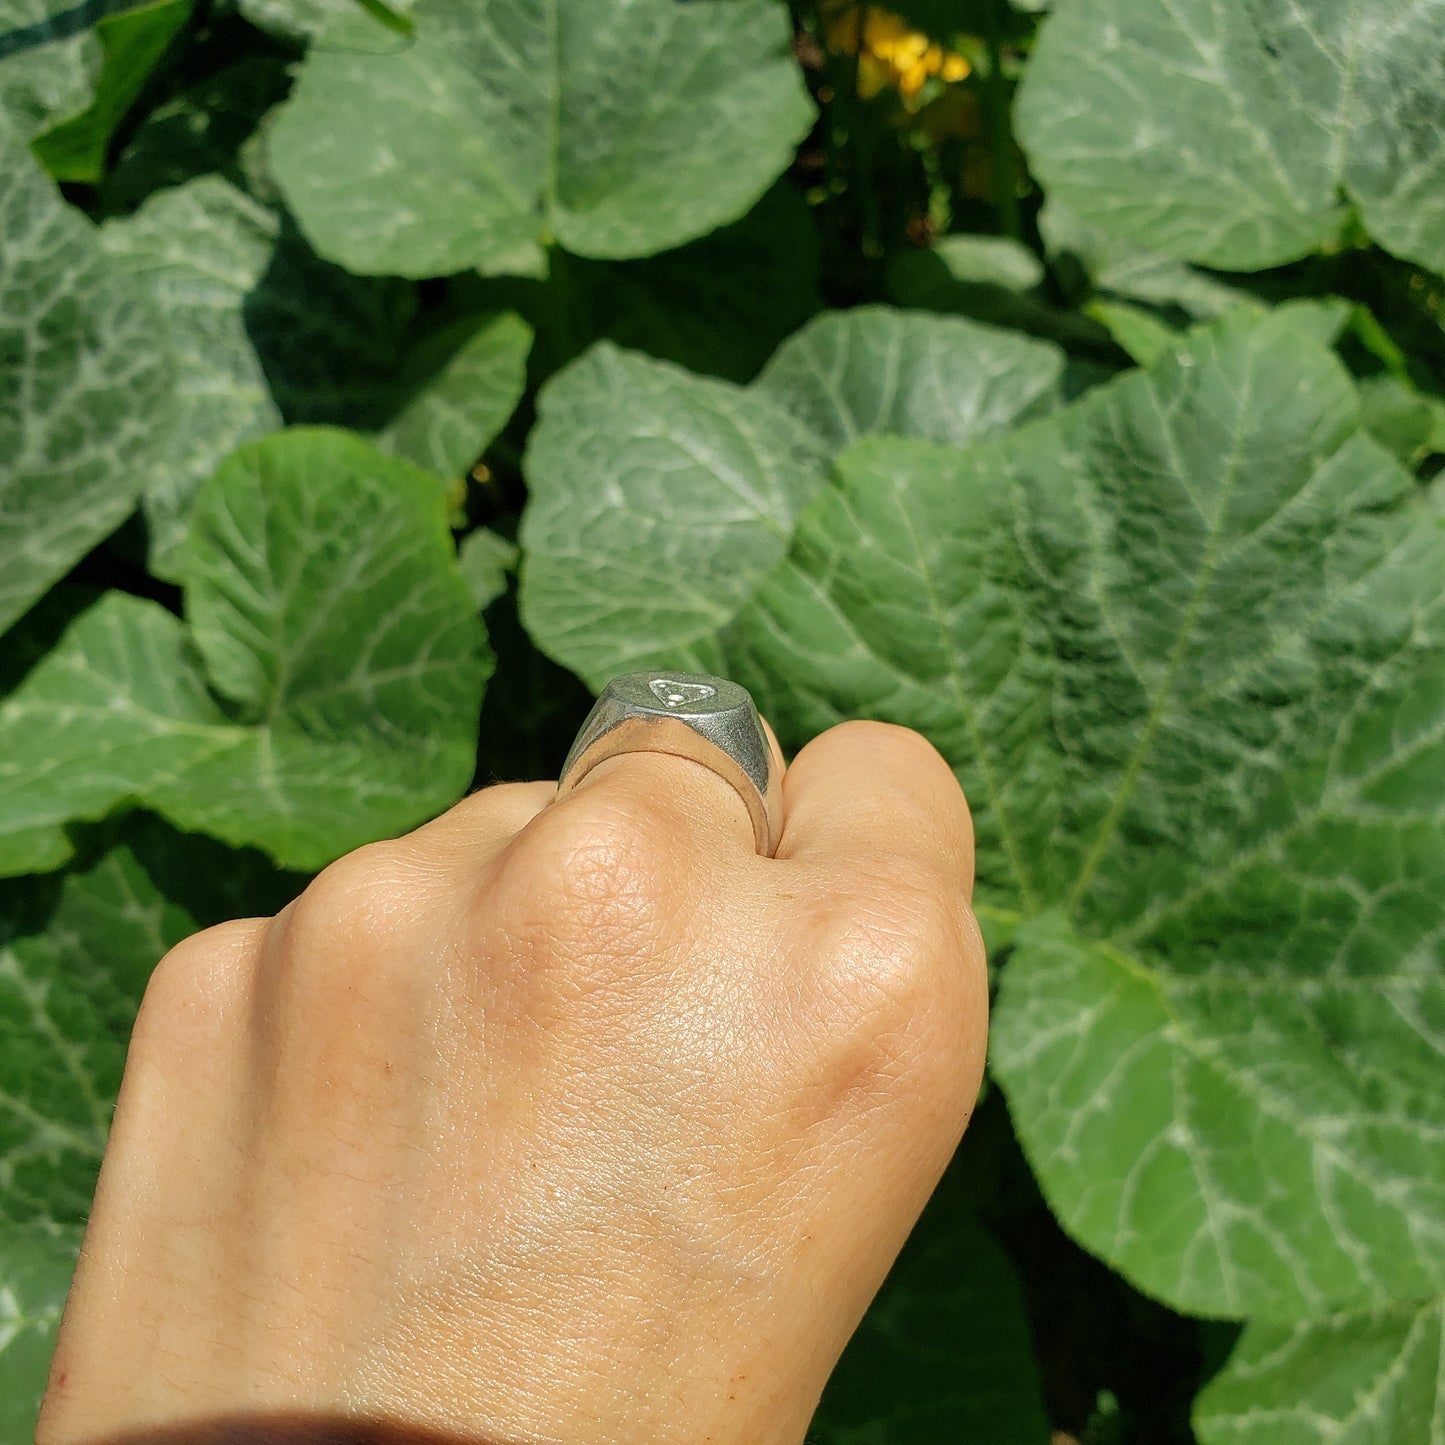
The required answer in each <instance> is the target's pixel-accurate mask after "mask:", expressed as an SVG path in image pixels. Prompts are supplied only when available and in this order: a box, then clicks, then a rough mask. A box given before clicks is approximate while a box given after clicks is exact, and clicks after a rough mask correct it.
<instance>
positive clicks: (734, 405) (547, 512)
mask: <svg viewBox="0 0 1445 1445" xmlns="http://www.w3.org/2000/svg"><path fill="white" fill-rule="evenodd" d="M1061 371H1062V356H1061V354H1060V353H1059V351H1058V350H1057V348H1055V347H1053V346H1050V345H1048V344H1046V343H1042V342H1037V341H1033V340H1030V339H1028V338H1026V337H1019V336H1014V335H1011V334H1009V333H1006V332H1001V331H995V330H993V329H992V328H989V327H984V326H978V325H975V324H973V323H971V322H967V321H963V320H958V319H953V318H944V317H936V316H927V315H923V314H921V313H910V312H899V311H891V310H888V309H886V308H883V307H865V308H860V309H859V310H856V311H851V312H847V313H834V314H831V315H825V316H822V317H819V318H818V319H817V320H816V321H814V322H812V323H810V324H809V325H808V326H806V327H804V328H803V329H802V330H801V331H800V332H798V333H797V334H796V335H795V336H794V337H792V338H791V339H790V340H789V341H788V342H786V343H785V344H784V345H783V346H782V347H781V348H780V349H779V350H778V352H777V354H776V355H775V356H774V358H773V360H772V361H771V362H770V363H769V364H768V366H767V367H766V368H765V369H764V371H763V372H762V374H761V375H760V376H759V377H758V379H757V380H756V381H755V382H754V383H753V384H752V385H751V386H749V387H746V388H743V387H737V386H733V385H731V384H729V383H727V382H722V381H713V380H710V379H704V378H701V377H697V376H692V375H690V374H688V373H686V372H683V371H679V370H678V369H677V368H675V367H672V366H669V365H666V364H665V363H662V362H657V361H652V360H649V359H647V358H645V357H640V356H632V355H628V354H626V353H623V352H619V351H617V350H615V349H614V348H612V347H610V346H605V345H604V346H598V347H596V348H594V349H593V350H592V351H591V352H589V353H588V354H587V355H586V356H584V357H582V358H580V359H579V360H578V361H577V362H576V363H574V364H573V365H572V366H571V367H569V368H567V369H566V370H565V371H564V372H562V373H561V374H559V375H558V376H557V377H556V378H554V380H553V381H551V382H550V383H549V384H548V386H547V387H546V388H544V390H543V393H542V398H541V406H540V419H539V422H538V425H537V428H536V430H535V431H534V433H533V435H532V438H531V441H530V443H529V446H528V451H527V479H528V484H529V488H530V501H529V504H528V508H527V512H526V514H525V516H524V517H523V522H522V533H521V541H522V546H523V550H524V552H525V555H526V562H525V566H524V570H523V587H522V599H521V605H522V615H523V618H524V621H525V622H526V625H527V629H528V631H529V632H530V633H531V634H532V636H533V638H534V639H535V640H536V641H537V642H538V643H539V645H540V646H541V647H542V648H543V649H544V650H545V651H547V652H548V653H549V654H550V655H551V656H553V657H555V658H556V659H557V660H558V661H560V662H563V663H565V664H566V665H567V666H568V667H571V668H573V669H574V670H575V671H576V672H577V673H578V674H579V675H580V676H582V677H583V678H584V679H586V680H587V681H588V682H589V683H590V684H591V685H592V686H593V687H594V689H600V688H601V687H602V685H603V684H604V683H605V682H606V681H607V679H608V678H609V677H611V676H612V675H613V674H614V673H616V672H619V671H622V670H624V669H625V668H627V667H633V666H642V665H644V664H646V663H653V664H657V663H660V662H661V661H662V660H663V659H665V658H666V659H669V660H671V661H673V662H675V663H678V664H683V663H686V662H688V661H689V660H696V659H697V657H698V656H699V654H697V653H695V652H694V651H691V650H690V649H695V648H697V647H699V646H706V645H707V644H708V641H709V639H710V638H711V637H712V636H713V635H714V634H715V633H716V632H717V631H718V629H719V628H721V627H723V626H724V625H726V623H727V622H728V621H729V620H730V619H731V618H732V617H733V616H734V615H735V614H736V613H737V611H738V609H739V607H740V606H741V605H742V604H743V603H744V602H745V601H746V600H747V598H748V597H749V596H751V594H752V593H753V591H754V590H755V589H756V588H757V586H758V584H759V583H760V582H761V580H762V578H763V576H764V575H765V574H766V573H767V571H768V570H769V569H770V568H771V567H772V566H773V565H774V563H776V562H777V561H778V560H779V559H780V558H781V557H782V556H783V554H784V552H786V550H787V547H788V543H789V541H790V539H791V537H792V532H793V526H794V522H795V520H796V518H797V515H798V513H799V511H800V510H801V508H802V507H803V505H804V504H805V503H806V502H807V501H808V500H809V499H810V498H811V497H812V495H813V494H814V493H815V492H816V491H817V489H818V488H819V487H820V486H821V485H822V483H823V479H824V475H825V468H826V465H827V461H828V459H829V458H830V457H832V456H833V455H834V454H835V453H836V452H838V451H839V450H840V449H841V448H842V447H844V446H845V445H846V444H847V443H848V442H850V441H852V440H854V439H855V438H857V437H859V436H863V435H865V434H868V433H871V432H895V433H900V434H911V435H921V436H927V437H932V438H934V439H936V440H939V441H953V442H959V441H964V440H967V439H968V438H970V437H975V436H981V435H984V434H986V433H988V432H989V431H992V430H997V429H998V428H1000V427H1002V426H1004V425H1006V424H1007V423H1009V422H1010V421H1013V420H1015V419H1016V418H1018V417H1020V416H1022V415H1027V414H1029V413H1031V412H1033V411H1036V410H1042V409H1044V408H1046V407H1047V406H1049V405H1051V404H1052V403H1053V402H1054V401H1055V400H1056V399H1057V385H1058V380H1059V376H1060V373H1061Z"/></svg>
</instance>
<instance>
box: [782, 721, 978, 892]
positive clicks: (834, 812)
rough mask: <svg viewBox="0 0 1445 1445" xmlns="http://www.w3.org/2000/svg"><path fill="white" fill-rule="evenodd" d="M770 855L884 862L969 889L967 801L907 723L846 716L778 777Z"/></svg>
mask: <svg viewBox="0 0 1445 1445" xmlns="http://www.w3.org/2000/svg"><path fill="white" fill-rule="evenodd" d="M777 856H778V857H779V858H784V859H786V858H796V859H800V860H803V859H817V860H819V861H823V862H828V863H837V864H842V865H844V866H848V865H853V864H856V865H857V866H858V867H859V868H860V870H861V871H864V872H866V873H870V874H876V873H877V872H878V870H879V862H880V860H887V862H888V864H889V866H890V867H891V866H896V867H898V868H902V869H913V870H915V871H922V872H925V873H928V874H937V875H939V876H942V877H944V878H946V879H948V880H950V881H952V880H958V879H961V880H962V881H963V884H964V886H965V887H966V888H967V889H968V891H969V893H970V895H971V893H972V889H973V824H972V820H971V819H970V817H969V812H968V803H967V802H966V801H965V799H964V796H963V790H962V789H961V788H960V787H959V785H958V781H957V779H956V778H955V777H954V776H953V772H952V770H951V769H950V768H949V766H948V764H947V763H946V762H945V761H944V760H943V758H942V756H941V755H940V754H939V752H938V750H937V749H936V748H935V747H934V746H933V744H932V743H930V742H929V741H928V740H927V739H926V738H924V737H923V736H922V735H921V734H919V733H916V732H914V731H913V730H912V729H911V728H904V727H897V726H895V725H894V724H892V723H880V722H861V721H859V722H846V723H840V724H839V725H838V726H837V727H833V728H829V729H828V731H827V732H825V733H821V734H820V735H819V736H818V737H816V738H814V739H813V741H812V742H810V743H809V744H808V745H807V746H806V747H805V748H803V750H802V751H801V752H800V753H799V754H798V755H797V757H795V758H794V759H793V761H792V764H791V765H790V766H789V768H788V771H787V774H786V776H785V777H784V779H783V837H782V842H781V843H780V845H779V847H778V855H777Z"/></svg>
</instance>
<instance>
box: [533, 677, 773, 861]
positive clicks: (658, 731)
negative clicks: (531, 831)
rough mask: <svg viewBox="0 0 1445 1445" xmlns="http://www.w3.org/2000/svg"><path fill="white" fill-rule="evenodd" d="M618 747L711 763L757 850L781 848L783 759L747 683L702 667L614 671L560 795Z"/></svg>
mask: <svg viewBox="0 0 1445 1445" xmlns="http://www.w3.org/2000/svg"><path fill="white" fill-rule="evenodd" d="M619 753H672V754H673V755H674V756H676V757H680V758H691V759H692V760H693V761H694V762H696V763H701V764H702V765H703V766H704V767H705V768H711V769H712V771H713V772H715V773H716V774H717V775H718V776H719V777H720V778H725V779H726V780H727V781H728V782H729V783H731V784H732V785H733V787H734V788H735V789H737V792H738V796H739V797H741V798H742V800H743V802H744V803H746V804H747V808H748V813H749V814H750V816H751V817H752V820H753V834H754V837H755V838H756V840H757V849H758V852H759V853H761V854H763V855H764V856H765V857H768V858H771V857H772V856H773V854H774V853H776V852H777V850H778V840H779V838H780V837H781V835H782V831H783V806H782V803H783V781H782V759H781V758H779V757H778V756H777V753H776V750H775V749H774V747H773V746H772V744H771V743H770V742H769V741H768V735H767V733H766V732H765V731H764V729H763V720H762V719H761V718H760V717H759V716H758V710H757V708H756V707H755V706H754V705H753V699H752V695H751V694H750V693H749V692H748V690H747V688H745V687H739V686H738V684H737V683H735V682H729V681H728V680H727V678H725V677H710V676H708V675H707V674H705V673H700V672H628V673H624V674H623V675H622V676H621V677H614V678H613V679H612V681H611V682H609V683H608V684H607V686H606V687H605V688H604V689H603V690H602V695H601V696H600V697H599V698H598V699H597V702H596V703H595V704H594V706H593V708H592V711H591V712H590V713H588V714H587V721H586V722H584V723H583V724H582V727H581V729H580V731H579V732H578V734H577V738H576V741H575V742H574V743H573V744H572V750H571V751H570V752H569V753H568V754H567V761H566V762H565V763H563V764H562V776H561V778H560V779H559V781H558V783H557V796H558V797H559V798H561V797H565V796H566V795H567V794H568V793H570V792H571V791H572V789H573V788H575V787H576V786H577V784H578V783H580V782H581V781H582V779H583V778H584V777H586V776H587V774H588V773H589V772H590V771H591V770H592V769H593V768H595V767H596V766H597V764H598V763H600V762H601V761H602V760H603V758H613V757H616V756H617V755H618V754H619Z"/></svg>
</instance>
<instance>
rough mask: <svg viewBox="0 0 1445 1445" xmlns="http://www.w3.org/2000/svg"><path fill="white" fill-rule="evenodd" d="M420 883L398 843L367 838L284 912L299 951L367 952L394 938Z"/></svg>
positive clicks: (288, 938)
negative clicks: (367, 840) (374, 840)
mask: <svg viewBox="0 0 1445 1445" xmlns="http://www.w3.org/2000/svg"><path fill="white" fill-rule="evenodd" d="M417 882H418V878H417V870H416V869H415V868H414V867H413V866H412V865H411V864H410V863H409V860H408V855H407V854H406V853H405V851H404V850H403V849H402V848H401V847H400V846H399V845H398V844H396V843H394V842H382V843H367V844H365V845H364V846H362V847H360V848H357V849H355V850H354V851H353V852H350V853H348V854H346V855H345V857H342V858H338V859H337V860H336V861H335V862H334V863H331V864H329V865H328V866H327V867H325V868H323V869H322V870H321V872H320V873H318V874H317V875H316V877H315V878H313V879H312V880H311V882H310V883H309V884H308V885H307V886H306V889H305V891H304V892H303V893H302V894H301V896H300V897H299V898H298V899H296V901H295V902H294V903H293V904H292V905H291V906H290V908H289V909H287V910H286V911H285V913H284V914H283V915H282V916H283V918H284V919H285V933H286V942H287V945H288V949H289V950H290V951H291V952H293V953H297V954H301V955H312V954H316V955H321V956H324V955H326V954H329V953H331V952H333V951H340V952H342V953H345V954H348V955H349V954H353V953H356V952H357V951H361V952H369V951H371V950H373V949H375V948H376V947H377V946H379V945H382V944H384V943H386V942H389V941H390V940H391V939H392V938H394V937H395V934H396V932H397V930H398V927H399V926H400V923H401V921H402V919H403V918H404V917H405V916H406V908H405V906H404V905H405V903H406V901H407V900H408V899H410V898H411V897H412V895H413V893H414V890H415V888H416V884H417Z"/></svg>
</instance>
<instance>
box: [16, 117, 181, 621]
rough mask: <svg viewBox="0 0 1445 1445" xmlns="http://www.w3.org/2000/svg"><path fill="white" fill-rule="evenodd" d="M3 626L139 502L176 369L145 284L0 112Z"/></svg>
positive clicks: (165, 424)
mask: <svg viewBox="0 0 1445 1445" xmlns="http://www.w3.org/2000/svg"><path fill="white" fill-rule="evenodd" d="M0 233H3V235H4V237H5V244H4V247H3V248H0V456H3V457H4V458H5V459H6V465H5V468H4V470H3V471H0V631H3V630H4V629H5V628H6V627H8V626H9V625H10V624H11V623H12V622H14V621H15V619H16V618H17V617H19V616H20V614H21V613H22V612H24V611H25V609H26V608H27V607H29V606H30V604H31V603H32V602H34V601H35V599H36V598H37V597H39V596H40V594H41V593H42V592H44V591H45V589H46V588H47V587H48V586H49V585H50V584H51V583H52V582H54V581H55V580H56V578H58V577H60V576H61V575H62V574H63V573H64V572H66V571H67V570H68V569H69V568H70V567H71V566H72V565H73V564H74V563H75V562H77V561H78V560H79V559H80V558H81V557H82V556H84V554H85V553H86V552H87V551H89V550H90V548H91V547H93V546H94V545H95V544H96V543H97V542H99V541H100V540H101V538H103V537H104V536H105V535H106V534H107V533H109V532H110V531H112V530H113V529H114V528H115V527H116V526H117V524H118V523H119V522H120V521H121V520H122V519H123V518H124V517H125V516H126V514H127V513H128V512H129V511H130V510H131V508H132V507H133V506H134V505H135V501H136V498H137V496H138V495H139V494H140V491H141V489H142V487H143V486H144V485H145V484H146V480H147V478H148V476H149V475H150V467H151V464H152V462H153V461H154V459H155V458H156V457H158V456H159V455H161V453H162V451H163V449H164V448H165V446H166V445H167V444H168V440H169V432H170V428H171V425H172V405H173V403H172V388H173V385H174V368H173V364H172V361H171V357H170V354H169V352H168V351H167V349H166V345H165V342H164V339H163V338H164V327H163V325H162V322H161V318H160V315H159V313H158V312H157V310H156V308H155V306H154V304H153V303H152V301H151V298H150V296H149V295H148V294H147V293H146V291H145V289H144V288H143V287H142V286H141V285H140V284H139V283H138V282H136V281H135V280H134V278H132V277H129V276H126V275H124V274H122V273H121V271H120V270H119V269H118V268H117V267H116V266H115V264H114V263H113V262H112V261H110V260H109V259H108V258H106V257H104V256H103V255H102V254H101V252H100V248H99V246H98V245H97V242H96V235H95V231H94V228H93V227H92V226H91V225H90V223H89V222H88V221H86V220H85V218H84V217H83V216H81V215H80V214H79V213H78V212H76V211H74V210H72V209H71V208H70V207H69V206H67V205H66V204H65V202H64V201H63V200H62V199H61V198H60V196H59V194H58V193H57V191H56V189H55V187H54V184H53V183H52V182H51V181H50V179H49V177H47V176H46V175H45V173H44V172H43V171H42V170H41V169H40V168H39V166H37V165H36V164H35V162H34V161H33V160H32V159H31V158H30V156H29V155H27V154H25V153H24V147H23V145H22V144H21V143H20V142H19V140H18V139H17V138H16V137H15V136H14V135H13V134H11V133H9V132H7V131H6V130H5V129H4V122H3V117H0Z"/></svg>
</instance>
